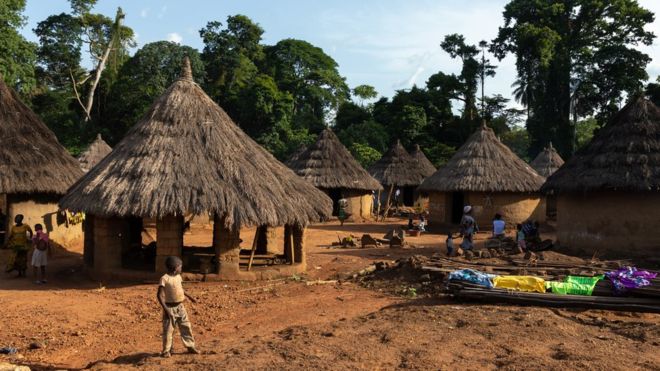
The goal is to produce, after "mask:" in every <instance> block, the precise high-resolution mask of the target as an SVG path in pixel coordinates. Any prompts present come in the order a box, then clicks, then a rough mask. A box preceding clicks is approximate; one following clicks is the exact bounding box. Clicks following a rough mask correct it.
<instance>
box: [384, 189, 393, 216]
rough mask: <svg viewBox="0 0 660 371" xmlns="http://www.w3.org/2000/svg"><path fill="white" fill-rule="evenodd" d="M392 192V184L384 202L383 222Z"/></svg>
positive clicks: (388, 210)
mask: <svg viewBox="0 0 660 371" xmlns="http://www.w3.org/2000/svg"><path fill="white" fill-rule="evenodd" d="M393 190H394V184H392V185H390V190H389V191H388V192H387V201H386V202H385V212H384V213H383V220H385V217H386V216H387V213H389V212H390V199H391V198H392V191H393Z"/></svg>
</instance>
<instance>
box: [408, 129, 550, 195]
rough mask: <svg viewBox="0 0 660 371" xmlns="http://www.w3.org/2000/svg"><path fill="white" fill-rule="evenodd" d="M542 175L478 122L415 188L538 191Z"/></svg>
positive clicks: (456, 190) (428, 189) (463, 190)
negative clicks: (460, 144) (452, 154)
mask: <svg viewBox="0 0 660 371" xmlns="http://www.w3.org/2000/svg"><path fill="white" fill-rule="evenodd" d="M543 181H544V178H543V177H542V176H540V175H539V174H538V173H537V172H536V171H534V169H532V168H531V167H530V166H529V165H528V164H527V163H526V162H525V161H523V160H522V159H520V157H518V156H516V154H515V153H513V152H512V151H511V150H510V149H509V147H507V146H506V145H504V144H502V142H500V141H499V139H497V137H496V136H495V133H494V132H493V130H492V129H490V128H489V127H487V126H486V124H484V125H482V126H481V127H480V128H479V129H477V131H476V132H475V133H474V134H472V136H470V138H468V140H467V141H466V142H465V144H463V145H462V146H461V148H459V149H458V151H457V152H456V154H454V156H453V157H452V158H451V159H450V160H449V162H448V163H447V164H446V165H445V166H443V167H442V168H440V170H438V171H437V172H436V173H435V174H433V175H432V176H430V177H428V178H426V180H425V181H424V183H422V185H421V186H420V187H419V189H420V190H423V191H427V192H428V191H437V192H538V191H539V189H540V188H541V185H542V184H543Z"/></svg>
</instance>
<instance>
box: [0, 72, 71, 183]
mask: <svg viewBox="0 0 660 371" xmlns="http://www.w3.org/2000/svg"><path fill="white" fill-rule="evenodd" d="M81 176H82V171H81V170H80V168H79V167H78V162H77V161H76V159H75V158H73V157H72V156H71V155H70V154H69V153H68V152H67V150H66V149H65V148H64V147H62V145H61V144H60V143H59V142H58V141H57V137H55V134H54V133H53V132H52V131H51V130H50V129H49V128H48V127H47V126H46V124H44V123H43V122H42V121H41V119H40V118H39V117H38V116H37V115H36V114H35V113H34V112H32V110H30V108H28V107H27V106H26V105H25V104H23V102H21V100H20V98H19V97H18V94H17V93H16V92H15V91H13V90H12V89H10V88H9V87H8V86H7V85H6V84H5V82H4V80H3V79H2V78H1V77H0V194H12V193H22V194H26V193H51V194H64V193H66V190H67V189H68V188H69V187H70V186H71V185H72V184H73V183H74V182H75V181H76V180H78V178H80V177H81Z"/></svg>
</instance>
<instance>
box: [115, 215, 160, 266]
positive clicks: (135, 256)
mask: <svg viewBox="0 0 660 371" xmlns="http://www.w3.org/2000/svg"><path fill="white" fill-rule="evenodd" d="M125 222H126V225H125V227H124V233H125V234H126V238H124V239H122V240H123V242H124V246H123V248H122V267H123V268H126V269H135V270H145V271H153V270H154V269H155V267H156V243H155V242H154V243H150V244H149V245H144V244H143V243H142V232H143V231H144V220H143V219H142V218H138V217H129V218H126V221H125Z"/></svg>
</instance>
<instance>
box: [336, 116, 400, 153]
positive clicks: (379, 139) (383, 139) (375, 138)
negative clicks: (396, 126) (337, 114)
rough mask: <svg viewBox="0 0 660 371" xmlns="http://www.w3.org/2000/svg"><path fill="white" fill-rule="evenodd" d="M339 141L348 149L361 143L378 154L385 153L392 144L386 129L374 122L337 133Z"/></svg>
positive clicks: (363, 123) (353, 126) (352, 126)
mask: <svg viewBox="0 0 660 371" xmlns="http://www.w3.org/2000/svg"><path fill="white" fill-rule="evenodd" d="M337 137H339V140H340V141H341V142H342V143H343V144H344V145H345V146H346V147H348V148H351V147H352V146H353V144H355V143H359V144H362V145H365V146H369V147H371V148H373V149H375V150H376V151H378V152H385V151H387V148H388V146H389V144H390V136H389V135H388V133H387V130H386V128H385V127H384V126H383V125H382V124H380V123H378V122H375V121H373V120H369V121H364V122H361V123H359V124H353V125H351V126H349V127H348V128H346V129H344V130H341V131H339V132H338V133H337Z"/></svg>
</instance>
